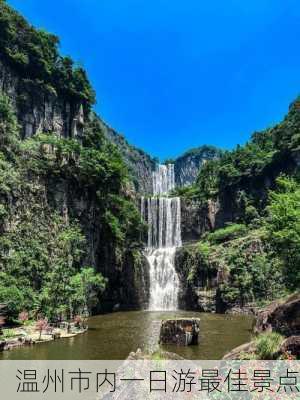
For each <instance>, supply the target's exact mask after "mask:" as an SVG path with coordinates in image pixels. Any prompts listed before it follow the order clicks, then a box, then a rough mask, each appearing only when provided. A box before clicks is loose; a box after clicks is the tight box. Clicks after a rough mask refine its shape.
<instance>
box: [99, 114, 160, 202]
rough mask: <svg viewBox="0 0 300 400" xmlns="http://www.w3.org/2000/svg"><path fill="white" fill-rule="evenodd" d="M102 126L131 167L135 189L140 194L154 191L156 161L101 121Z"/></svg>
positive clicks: (129, 167) (130, 171)
mask: <svg viewBox="0 0 300 400" xmlns="http://www.w3.org/2000/svg"><path fill="white" fill-rule="evenodd" d="M101 126H102V129H103V132H104V134H105V135H106V137H107V138H108V139H109V140H110V141H111V142H112V143H114V144H115V145H116V146H117V147H118V149H119V151H120V153H121V154H122V156H123V159H124V161H125V162H126V165H127V167H128V169H129V173H130V175H131V177H132V180H133V183H134V187H135V190H136V191H137V192H138V193H139V194H144V195H145V194H151V193H152V171H154V169H155V161H154V160H153V158H151V157H150V156H149V155H148V154H147V153H145V152H144V151H143V150H140V149H138V148H137V147H134V146H131V145H130V144H129V143H128V142H127V140H126V139H125V138H124V136H122V135H120V134H119V133H117V132H116V131H115V130H114V129H112V128H111V127H110V126H108V125H107V124H106V123H105V122H103V121H101Z"/></svg>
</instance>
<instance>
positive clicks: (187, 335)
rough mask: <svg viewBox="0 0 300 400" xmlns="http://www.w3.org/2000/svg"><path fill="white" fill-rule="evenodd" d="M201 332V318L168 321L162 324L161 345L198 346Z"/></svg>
mask: <svg viewBox="0 0 300 400" xmlns="http://www.w3.org/2000/svg"><path fill="white" fill-rule="evenodd" d="M199 332H200V319H199V318H179V319H166V320H163V321H162V322H161V327H160V336H159V343H160V344H176V345H178V346H190V345H196V344H198V338H199Z"/></svg>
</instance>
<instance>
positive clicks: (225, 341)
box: [0, 311, 252, 360]
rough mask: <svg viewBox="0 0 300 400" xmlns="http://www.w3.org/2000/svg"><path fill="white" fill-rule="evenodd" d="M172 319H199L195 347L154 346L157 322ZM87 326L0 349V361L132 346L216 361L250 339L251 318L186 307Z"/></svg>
mask: <svg viewBox="0 0 300 400" xmlns="http://www.w3.org/2000/svg"><path fill="white" fill-rule="evenodd" d="M174 317H178V318H183V317H197V318H200V320H201V322H200V341H199V345H197V346H189V347H178V346H174V345H172V346H159V345H158V335H159V327H160V321H161V320H162V319H166V318H174ZM88 325H89V330H88V332H87V333H85V334H83V335H79V336H77V337H73V338H70V339H61V340H57V341H54V342H50V343H43V344H38V345H36V346H32V347H21V348H18V349H14V350H11V351H6V352H3V353H0V359H10V360H26V359H27V360H123V359H125V358H127V356H128V354H129V353H130V352H132V351H136V350H137V349H138V348H140V349H142V350H149V351H154V350H158V349H159V348H160V349H162V350H166V351H171V352H175V353H177V354H179V355H181V356H182V357H184V358H186V359H191V360H192V359H195V360H196V359H198V360H201V359H202V360H205V359H206V360H213V359H220V358H222V357H223V356H224V354H226V353H227V352H228V351H230V350H232V349H233V348H234V347H236V346H239V345H240V344H243V343H245V342H248V341H249V340H250V338H251V327H252V318H251V317H248V316H243V315H219V314H204V313H196V312H187V311H176V312H150V311H130V312H119V313H113V314H106V315H99V316H95V317H92V318H90V319H89V322H88Z"/></svg>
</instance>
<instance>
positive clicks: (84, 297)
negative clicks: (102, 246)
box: [70, 267, 107, 314]
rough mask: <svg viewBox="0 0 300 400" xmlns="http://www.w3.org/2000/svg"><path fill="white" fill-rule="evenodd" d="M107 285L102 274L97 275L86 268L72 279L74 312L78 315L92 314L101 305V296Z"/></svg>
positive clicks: (91, 269) (92, 270)
mask: <svg viewBox="0 0 300 400" xmlns="http://www.w3.org/2000/svg"><path fill="white" fill-rule="evenodd" d="M106 284H107V279H105V278H104V277H103V276H102V275H101V274H97V273H96V272H95V271H94V269H93V268H88V267H85V268H83V269H82V271H80V272H79V273H77V274H76V275H74V276H73V277H72V278H71V282H70V286H71V290H72V295H71V304H72V311H73V312H74V313H77V314H83V313H84V312H87V313H89V314H90V313H91V312H92V310H93V308H95V307H96V305H97V304H98V303H99V296H100V295H101V294H102V293H103V292H104V290H105V287H106Z"/></svg>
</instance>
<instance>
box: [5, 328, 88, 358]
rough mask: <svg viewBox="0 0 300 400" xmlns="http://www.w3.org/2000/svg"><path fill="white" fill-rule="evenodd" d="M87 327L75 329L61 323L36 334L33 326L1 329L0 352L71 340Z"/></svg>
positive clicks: (85, 330)
mask: <svg viewBox="0 0 300 400" xmlns="http://www.w3.org/2000/svg"><path fill="white" fill-rule="evenodd" d="M87 330H88V327H77V326H75V325H74V324H68V323H63V324H61V325H60V326H59V327H56V328H53V329H48V330H46V331H44V332H38V331H37V330H36V326H35V324H28V325H26V326H21V327H16V328H10V329H5V328H4V329H3V330H2V331H3V335H2V336H0V352H1V351H7V350H13V349H15V348H19V347H22V346H33V345H35V344H40V343H45V342H51V341H54V340H59V339H67V338H72V337H75V336H78V335H81V334H83V333H85V332H87Z"/></svg>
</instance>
